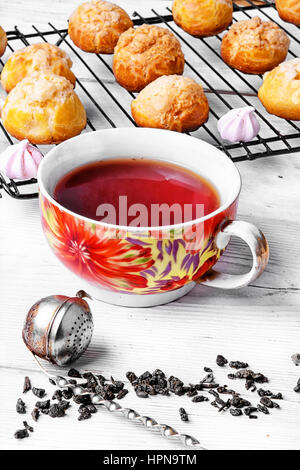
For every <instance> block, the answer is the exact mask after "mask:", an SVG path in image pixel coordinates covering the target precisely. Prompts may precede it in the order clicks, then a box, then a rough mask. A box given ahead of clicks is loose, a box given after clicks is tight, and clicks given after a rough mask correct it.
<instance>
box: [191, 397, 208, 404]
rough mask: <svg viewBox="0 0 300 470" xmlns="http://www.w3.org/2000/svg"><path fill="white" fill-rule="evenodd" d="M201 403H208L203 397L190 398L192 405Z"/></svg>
mask: <svg viewBox="0 0 300 470" xmlns="http://www.w3.org/2000/svg"><path fill="white" fill-rule="evenodd" d="M202 401H208V398H207V397H205V396H204V395H197V396H196V397H194V398H192V402H194V403H201V402H202Z"/></svg>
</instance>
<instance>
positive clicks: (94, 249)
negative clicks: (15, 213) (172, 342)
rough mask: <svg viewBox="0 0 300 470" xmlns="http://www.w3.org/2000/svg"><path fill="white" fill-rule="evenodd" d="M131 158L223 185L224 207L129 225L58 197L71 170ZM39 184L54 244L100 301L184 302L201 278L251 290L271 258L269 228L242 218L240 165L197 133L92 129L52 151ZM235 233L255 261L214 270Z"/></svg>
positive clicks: (48, 232) (43, 212)
mask: <svg viewBox="0 0 300 470" xmlns="http://www.w3.org/2000/svg"><path fill="white" fill-rule="evenodd" d="M123 157H124V158H128V157H134V158H149V159H157V160H164V161H169V162H172V163H175V164H177V165H180V166H183V167H185V168H188V169H190V170H192V171H193V172H196V173H199V174H200V175H201V176H202V177H204V178H206V179H207V180H209V181H211V182H212V183H213V184H214V186H215V187H216V188H217V190H218V193H219V196H220V204H221V205H220V207H219V208H218V209H217V210H216V211H214V212H213V213H211V214H208V215H206V216H204V217H200V218H198V219H196V220H193V221H190V222H185V223H182V224H177V225H173V226H165V227H156V228H153V227H148V228H147V227H130V226H128V227H121V226H117V225H112V224H106V223H104V222H97V221H95V220H92V219H88V218H86V217H83V216H81V215H78V214H75V213H73V212H71V211H70V210H68V209H66V208H64V207H62V206H61V205H60V204H59V203H57V202H56V201H55V200H54V199H53V191H54V188H55V186H56V183H57V182H58V181H59V180H60V179H61V178H62V177H63V176H64V175H65V174H66V173H68V172H69V171H71V170H73V169H74V168H76V167H78V166H80V165H83V164H86V163H91V162H95V161H99V160H103V159H112V158H123ZM38 183H39V190H40V208H41V217H42V226H43V230H44V233H45V235H46V238H47V240H48V242H49V245H50V246H51V248H52V250H53V251H54V253H55V255H56V256H57V258H58V259H59V260H60V261H61V262H62V263H63V264H64V265H65V266H66V267H67V268H69V269H70V270H71V271H72V272H73V273H75V274H76V275H77V276H79V277H80V278H81V280H82V288H84V289H85V290H86V291H87V292H88V293H89V294H90V295H91V296H92V297H94V298H96V299H99V300H103V301H105V302H109V303H113V304H117V305H124V306H134V307H143V306H154V305H159V304H163V303H167V302H170V301H172V300H175V299H178V298H179V297H181V296H183V295H184V294H186V293H187V292H189V291H190V290H191V289H192V288H193V287H194V286H195V284H196V283H199V282H202V283H203V284H206V285H210V286H214V287H219V288H223V289H232V288H238V287H243V286H245V285H247V284H249V283H250V282H252V281H253V280H254V279H256V278H257V277H258V276H259V275H260V274H261V273H262V271H263V270H264V268H265V266H266V264H267V262H268V244H267V241H266V239H265V237H264V235H263V234H262V232H261V231H260V230H258V229H257V228H256V227H255V226H254V225H252V224H250V223H248V222H241V221H236V220H235V218H236V210H237V201H238V196H239V193H240V189H241V179H240V175H239V172H238V170H237V169H236V167H235V165H234V164H233V163H232V161H231V160H230V159H229V158H228V157H227V156H226V155H225V154H223V153H222V152H221V151H219V150H217V149H216V148H215V147H213V146H211V145H209V144H207V143H206V142H203V141H202V140H199V139H196V138H194V137H190V136H187V135H183V134H179V133H175V132H170V131H164V130H158V129H142V128H140V129H135V128H119V129H108V130H100V131H96V132H91V133H86V134H83V135H80V136H77V137H74V138H73V139H70V140H68V141H65V142H63V143H62V144H60V145H58V146H57V147H55V148H54V149H52V150H51V151H50V152H49V153H48V154H47V155H46V157H45V158H44V159H43V161H42V163H41V165H40V168H39V173H38ZM195 233H197V234H198V235H197V236H195ZM199 234H200V235H199ZM231 235H236V236H238V237H240V238H242V239H243V240H244V241H245V242H246V243H247V244H248V245H249V247H250V249H251V252H252V255H253V265H252V268H251V270H250V272H249V273H247V274H244V275H230V274H225V273H220V272H218V271H215V270H212V267H213V266H214V264H215V263H216V262H217V261H218V259H219V257H220V256H221V254H222V252H223V251H224V249H225V248H226V246H227V244H228V242H229V240H230V237H231Z"/></svg>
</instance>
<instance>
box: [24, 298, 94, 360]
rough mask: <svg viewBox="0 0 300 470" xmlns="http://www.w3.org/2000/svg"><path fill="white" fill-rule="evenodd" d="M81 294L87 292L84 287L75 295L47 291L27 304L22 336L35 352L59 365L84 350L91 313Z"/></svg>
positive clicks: (91, 318)
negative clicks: (43, 296) (41, 296)
mask: <svg viewBox="0 0 300 470" xmlns="http://www.w3.org/2000/svg"><path fill="white" fill-rule="evenodd" d="M83 297H89V296H88V295H87V294H86V293H85V292H84V291H79V292H77V294H76V297H67V296H64V295H51V296H49V297H45V298H43V299H41V300H39V301H38V302H36V303H35V304H34V305H33V306H32V307H31V309H30V310H29V312H28V314H27V316H26V319H25V323H24V327H23V333H22V336H23V340H24V342H25V344H26V346H27V347H28V349H29V350H30V351H31V352H32V353H33V354H34V355H35V356H38V357H40V358H42V359H46V360H47V361H49V362H52V363H53V364H56V365H58V366H63V365H64V364H67V363H69V362H73V361H75V360H76V359H78V358H79V357H80V356H81V355H82V354H83V353H84V351H85V350H86V348H87V347H88V345H89V344H90V341H91V338H92V334H93V317H92V314H91V311H90V308H89V305H88V303H87V302H86V301H85V300H84V299H83Z"/></svg>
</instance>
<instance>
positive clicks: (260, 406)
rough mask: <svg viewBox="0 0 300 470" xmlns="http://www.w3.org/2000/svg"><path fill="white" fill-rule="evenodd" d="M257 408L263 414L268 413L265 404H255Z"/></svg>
mask: <svg viewBox="0 0 300 470" xmlns="http://www.w3.org/2000/svg"><path fill="white" fill-rule="evenodd" d="M257 410H258V411H260V412H261V413H264V414H265V415H268V414H270V412H269V410H268V408H267V407H266V406H265V405H260V404H258V405H257Z"/></svg>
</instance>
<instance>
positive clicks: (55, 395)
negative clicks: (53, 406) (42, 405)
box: [52, 389, 62, 401]
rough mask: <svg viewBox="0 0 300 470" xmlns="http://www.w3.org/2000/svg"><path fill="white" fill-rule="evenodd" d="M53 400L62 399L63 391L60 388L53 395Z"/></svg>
mask: <svg viewBox="0 0 300 470" xmlns="http://www.w3.org/2000/svg"><path fill="white" fill-rule="evenodd" d="M52 400H58V401H61V400H62V391H61V390H60V389H58V390H55V392H54V393H53V395H52Z"/></svg>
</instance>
